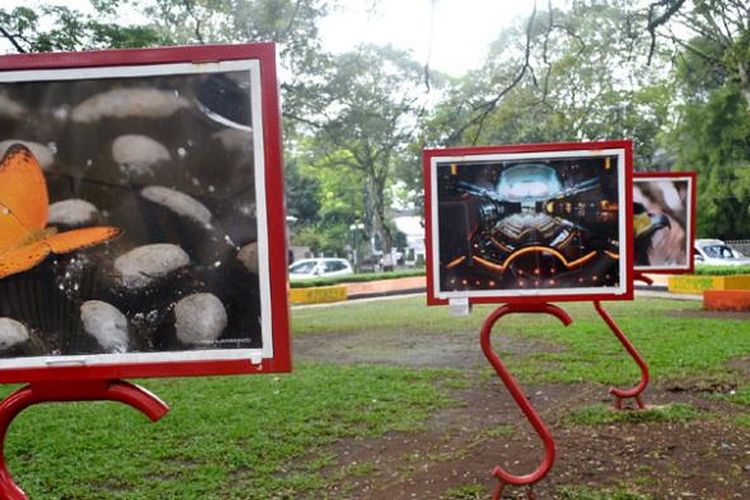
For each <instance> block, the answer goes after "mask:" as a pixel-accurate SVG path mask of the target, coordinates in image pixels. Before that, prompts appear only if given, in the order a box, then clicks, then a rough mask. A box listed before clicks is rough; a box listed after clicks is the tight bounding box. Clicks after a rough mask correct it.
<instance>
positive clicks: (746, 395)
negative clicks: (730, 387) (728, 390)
mask: <svg viewBox="0 0 750 500" xmlns="http://www.w3.org/2000/svg"><path fill="white" fill-rule="evenodd" d="M729 400H730V401H731V402H732V403H735V404H738V405H742V406H750V385H747V386H744V387H741V388H739V389H737V391H736V392H735V393H734V394H732V395H731V396H729Z"/></svg>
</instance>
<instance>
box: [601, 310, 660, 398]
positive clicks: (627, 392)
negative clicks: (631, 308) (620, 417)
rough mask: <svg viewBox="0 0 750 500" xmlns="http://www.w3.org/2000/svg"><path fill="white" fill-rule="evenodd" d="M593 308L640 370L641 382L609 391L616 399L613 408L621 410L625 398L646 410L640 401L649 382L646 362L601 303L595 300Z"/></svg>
mask: <svg viewBox="0 0 750 500" xmlns="http://www.w3.org/2000/svg"><path fill="white" fill-rule="evenodd" d="M594 307H595V308H596V311H597V312H598V313H599V316H601V317H602V319H604V321H605V322H606V323H607V325H608V326H609V329H610V330H612V333H614V334H615V337H617V340H619V341H620V343H621V344H622V346H623V347H624V348H625V350H626V351H628V354H630V357H631V358H633V360H634V361H635V362H636V363H637V364H638V367H639V368H640V369H641V381H640V382H639V383H638V384H637V385H636V386H634V387H632V388H630V389H618V388H617V387H612V388H610V389H609V393H610V394H612V395H613V396H614V397H615V398H617V399H615V405H614V406H615V408H616V409H618V410H621V409H622V401H623V399H626V398H634V399H635V402H636V404H638V408H640V409H644V408H646V405H645V404H644V403H643V400H642V399H641V393H642V392H643V391H645V390H646V386H647V385H648V381H649V374H648V365H647V364H646V361H644V359H643V358H642V357H641V355H640V353H638V351H637V350H636V348H635V347H634V346H633V344H632V343H631V342H630V340H628V338H627V337H626V336H625V333H623V331H622V330H621V329H620V327H619V326H617V323H615V320H614V319H613V318H612V316H610V315H609V313H608V312H607V311H605V310H604V308H603V307H602V304H601V302H599V301H598V300H595V301H594Z"/></svg>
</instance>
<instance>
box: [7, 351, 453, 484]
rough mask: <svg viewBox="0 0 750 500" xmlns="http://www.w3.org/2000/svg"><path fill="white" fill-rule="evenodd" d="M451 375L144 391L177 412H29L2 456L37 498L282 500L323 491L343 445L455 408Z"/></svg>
mask: <svg viewBox="0 0 750 500" xmlns="http://www.w3.org/2000/svg"><path fill="white" fill-rule="evenodd" d="M453 376H455V374H454V373H451V372H450V371H449V370H442V371H439V370H419V371H417V370H407V369H401V368H395V367H387V366H380V367H369V366H368V367H365V366H359V367H341V366H331V365H304V366H297V367H296V371H295V373H294V374H293V375H280V376H272V375H271V376H254V377H223V378H219V377H216V378H197V379H172V380H151V381H144V382H143V385H145V386H147V387H148V388H149V389H150V390H152V391H154V392H155V393H156V394H158V395H159V396H160V397H161V398H163V399H164V400H165V401H167V402H168V403H169V404H170V405H171V406H172V408H173V410H172V411H171V412H170V413H169V414H167V416H166V417H164V418H163V419H162V420H161V421H160V422H158V423H156V424H153V423H151V422H150V421H148V419H146V418H145V417H144V416H142V415H141V414H140V413H138V412H136V411H135V410H133V409H131V408H128V407H125V406H123V405H120V404H116V403H73V404H64V405H61V404H47V405H40V406H37V407H32V408H30V409H28V410H26V411H25V412H23V413H22V414H21V415H20V416H19V417H18V418H17V419H16V420H15V421H14V423H13V425H12V427H11V432H10V434H9V437H8V442H7V445H6V452H7V456H8V457H9V460H8V462H9V467H10V470H11V471H12V472H13V473H14V478H15V480H16V481H17V482H18V484H19V485H21V487H22V488H23V489H24V490H25V491H26V492H27V493H28V494H29V495H30V496H31V498H34V499H36V498H102V497H128V498H257V499H267V498H272V497H273V498H278V497H293V496H295V495H297V494H302V493H311V492H313V491H315V490H316V489H317V488H318V487H320V485H321V482H322V478H321V477H320V476H318V475H317V474H316V472H317V470H318V469H320V468H321V467H323V466H325V465H326V464H327V463H328V462H329V461H330V459H331V458H332V457H330V456H329V455H327V453H326V451H325V449H324V448H325V446H326V445H329V444H331V443H332V442H334V441H335V440H337V439H340V438H344V437H354V436H378V435H381V434H382V433H383V432H385V431H388V430H404V431H409V430H415V429H417V428H418V427H419V426H420V424H421V423H422V422H423V421H424V419H425V418H426V416H427V415H429V414H430V413H431V412H433V411H435V410H436V409H437V408H440V407H444V406H446V405H449V404H451V400H450V399H448V398H447V397H446V396H445V395H444V393H443V392H442V391H440V390H439V389H438V387H437V385H439V384H438V382H439V380H440V379H442V378H450V377H453Z"/></svg>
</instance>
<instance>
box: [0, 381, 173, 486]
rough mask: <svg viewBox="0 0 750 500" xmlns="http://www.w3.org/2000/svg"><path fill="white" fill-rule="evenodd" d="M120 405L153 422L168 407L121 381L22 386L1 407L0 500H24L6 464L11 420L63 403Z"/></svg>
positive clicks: (167, 409)
mask: <svg viewBox="0 0 750 500" xmlns="http://www.w3.org/2000/svg"><path fill="white" fill-rule="evenodd" d="M100 400H105V401H119V402H121V403H125V404H127V405H130V406H132V407H133V408H135V409H137V410H139V411H141V412H142V413H144V414H145V415H146V416H147V417H148V418H149V419H151V421H153V422H156V421H157V420H159V419H160V418H161V417H163V416H164V415H166V414H167V412H168V411H169V407H168V406H167V405H166V404H165V403H164V402H162V401H161V400H160V399H159V398H157V397H156V396H154V395H153V394H151V393H150V392H149V391H147V390H146V389H143V388H142V387H139V386H137V385H133V384H131V383H129V382H125V381H123V380H69V381H62V382H39V383H33V384H30V385H27V386H24V387H22V388H20V389H18V390H17V391H15V392H14V393H13V394H11V395H10V396H8V397H7V398H5V399H4V400H3V401H2V403H0V498H2V500H27V499H28V497H27V496H26V494H25V493H24V492H23V490H22V489H21V488H19V487H18V486H17V485H16V483H15V482H14V481H13V477H12V476H11V475H10V471H9V470H8V467H7V465H6V463H5V436H6V435H7V433H8V427H9V426H10V424H11V422H12V421H13V419H14V418H15V417H16V416H17V415H18V414H19V413H21V412H22V411H23V410H25V409H26V408H28V407H29V406H32V405H35V404H38V403H47V402H64V401H100Z"/></svg>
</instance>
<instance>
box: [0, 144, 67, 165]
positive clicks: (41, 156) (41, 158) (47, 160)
mask: <svg viewBox="0 0 750 500" xmlns="http://www.w3.org/2000/svg"><path fill="white" fill-rule="evenodd" d="M13 144H23V145H24V146H26V147H27V148H29V149H30V150H31V153H32V154H33V155H34V158H36V161H38V162H39V165H40V166H41V167H42V169H44V170H48V169H49V168H50V167H51V166H52V164H53V163H55V152H54V151H52V149H50V148H49V147H47V146H45V145H44V144H41V143H38V142H33V141H24V140H21V139H7V140H5V141H0V158H2V157H3V156H4V155H5V152H6V151H8V148H9V147H11V146H12V145H13Z"/></svg>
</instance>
